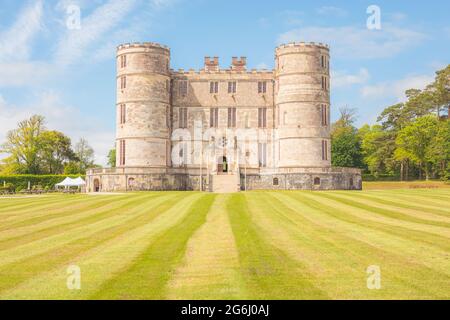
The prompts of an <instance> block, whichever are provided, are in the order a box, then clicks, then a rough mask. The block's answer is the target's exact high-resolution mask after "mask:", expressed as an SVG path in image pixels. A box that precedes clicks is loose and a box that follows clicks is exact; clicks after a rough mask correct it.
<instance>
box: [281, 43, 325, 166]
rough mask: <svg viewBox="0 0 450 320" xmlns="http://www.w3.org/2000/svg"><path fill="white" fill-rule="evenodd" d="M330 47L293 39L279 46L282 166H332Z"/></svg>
mask: <svg viewBox="0 0 450 320" xmlns="http://www.w3.org/2000/svg"><path fill="white" fill-rule="evenodd" d="M329 58H330V53H329V48H328V46H326V45H323V44H316V43H290V44H286V45H281V46H279V47H277V48H276V50H275V65H276V70H275V83H276V89H275V92H276V96H275V108H276V113H277V119H278V121H277V123H276V126H277V128H278V130H277V131H278V139H279V153H280V154H279V160H278V167H280V168H296V167H297V168H298V167H308V168H311V167H329V166H331V152H330V149H331V144H330V124H329V113H330V91H329V90H330V85H329V83H330V71H329Z"/></svg>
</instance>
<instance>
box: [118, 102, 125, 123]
mask: <svg viewBox="0 0 450 320" xmlns="http://www.w3.org/2000/svg"><path fill="white" fill-rule="evenodd" d="M126 112H127V109H126V105H125V104H121V105H120V113H119V114H120V117H119V118H120V124H124V123H125V122H126V119H127V116H126Z"/></svg>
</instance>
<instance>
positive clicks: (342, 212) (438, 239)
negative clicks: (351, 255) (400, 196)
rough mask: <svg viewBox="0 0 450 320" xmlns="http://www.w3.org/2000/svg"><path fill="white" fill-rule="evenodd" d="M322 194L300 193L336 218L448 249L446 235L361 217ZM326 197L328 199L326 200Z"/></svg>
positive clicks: (306, 201) (353, 208)
mask: <svg viewBox="0 0 450 320" xmlns="http://www.w3.org/2000/svg"><path fill="white" fill-rule="evenodd" d="M288 195H289V196H292V197H294V198H296V197H299V194H296V193H292V194H288ZM322 195H323V193H322V192H304V193H302V194H301V196H302V198H301V201H303V202H304V203H306V204H307V205H308V206H311V207H313V208H315V209H317V210H321V211H322V212H324V213H326V214H328V215H330V216H332V217H334V218H336V219H339V220H342V221H346V222H349V223H352V224H355V225H362V226H365V227H367V228H371V229H376V230H379V231H383V232H385V233H387V234H390V235H393V236H397V237H400V238H406V239H410V240H411V241H412V240H414V241H415V242H417V245H419V244H423V245H428V246H432V247H436V248H440V249H442V250H444V251H450V242H449V240H448V237H444V236H441V235H439V234H436V233H431V232H429V231H423V230H417V229H412V228H411V227H410V226H409V225H406V224H404V225H403V224H401V223H399V224H396V225H394V224H390V223H388V222H380V221H378V220H372V219H366V218H361V217H360V216H358V214H360V211H359V210H358V209H359V208H357V207H352V206H351V205H348V204H343V205H342V206H338V205H335V203H336V201H334V200H331V199H329V198H325V197H323V196H322ZM326 199H328V200H330V201H327V200H326ZM325 202H327V203H328V204H327V205H325V204H324V203H325ZM337 203H339V202H337ZM364 211H366V212H367V213H368V214H370V213H371V212H370V211H368V210H364ZM367 213H366V214H367Z"/></svg>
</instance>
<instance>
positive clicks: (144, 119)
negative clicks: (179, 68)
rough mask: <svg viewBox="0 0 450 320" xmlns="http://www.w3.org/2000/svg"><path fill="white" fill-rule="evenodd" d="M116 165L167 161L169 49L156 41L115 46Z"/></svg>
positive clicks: (164, 164)
mask: <svg viewBox="0 0 450 320" xmlns="http://www.w3.org/2000/svg"><path fill="white" fill-rule="evenodd" d="M116 110H117V134H116V138H117V139H116V150H117V152H116V157H117V159H116V160H117V161H116V165H117V167H156V168H165V167H167V166H168V165H169V163H170V112H171V110H170V50H169V48H167V47H165V46H162V45H159V44H156V43H142V44H140V43H137V44H124V45H120V46H119V47H118V48H117V106H116Z"/></svg>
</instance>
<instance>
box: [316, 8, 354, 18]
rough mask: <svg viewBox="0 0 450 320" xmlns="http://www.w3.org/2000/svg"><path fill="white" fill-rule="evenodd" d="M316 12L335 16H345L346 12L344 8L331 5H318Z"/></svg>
mask: <svg viewBox="0 0 450 320" xmlns="http://www.w3.org/2000/svg"><path fill="white" fill-rule="evenodd" d="M317 13H318V14H321V15H327V16H335V17H345V16H347V14H348V12H347V11H346V10H344V9H342V8H338V7H333V6H323V7H320V8H318V9H317Z"/></svg>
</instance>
